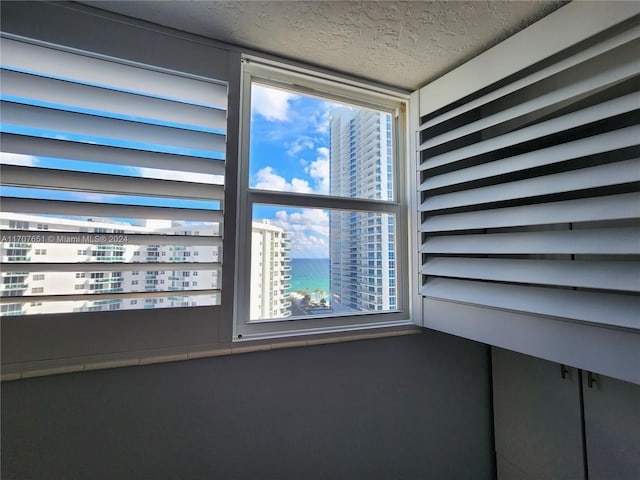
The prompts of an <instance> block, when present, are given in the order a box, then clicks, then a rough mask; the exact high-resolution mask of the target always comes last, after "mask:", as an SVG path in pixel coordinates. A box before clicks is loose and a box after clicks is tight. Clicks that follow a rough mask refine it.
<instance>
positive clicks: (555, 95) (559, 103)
mask: <svg viewBox="0 0 640 480" xmlns="http://www.w3.org/2000/svg"><path fill="white" fill-rule="evenodd" d="M638 49H640V42H638V41H637V40H636V41H634V42H631V43H630V44H628V45H626V46H625V48H624V49H623V50H622V51H614V52H607V53H606V56H605V58H604V59H602V60H601V61H600V63H604V65H601V68H602V70H601V71H597V70H596V71H594V70H593V69H592V68H591V63H592V62H588V63H587V64H585V65H580V66H579V68H576V69H575V70H578V71H576V72H572V76H571V78H570V79H569V81H568V82H567V83H568V84H567V85H564V86H560V87H559V88H558V86H557V85H556V84H557V82H553V83H554V85H553V86H554V87H556V88H554V89H552V90H550V91H549V92H547V93H545V94H541V95H538V96H536V97H534V98H533V99H531V100H528V101H526V102H522V103H517V104H516V105H514V106H513V107H510V108H506V109H504V110H502V111H500V112H498V113H495V114H493V115H488V116H484V117H483V118H482V119H480V120H477V121H475V122H471V123H465V124H463V125H462V126H460V127H458V128H453V129H450V130H448V131H447V132H446V133H443V134H440V135H437V136H435V137H432V138H429V139H428V140H426V141H425V142H423V143H422V144H421V146H420V148H422V149H427V148H433V147H435V146H438V145H441V144H443V143H446V142H449V141H452V140H455V139H457V138H460V137H463V136H465V135H470V134H472V133H475V132H478V131H481V130H483V129H487V128H490V127H493V126H495V125H498V124H501V123H504V122H507V121H511V120H515V119H518V118H519V117H523V118H525V119H526V122H530V121H531V120H533V119H535V118H539V117H542V116H543V115H548V114H550V113H552V112H553V111H554V110H558V109H560V108H561V107H564V106H566V105H568V104H570V103H571V102H573V101H576V100H579V99H581V98H583V97H584V96H585V95H588V94H589V93H591V92H597V91H598V90H600V89H603V88H605V87H607V86H611V85H613V84H616V83H619V82H621V81H623V80H626V79H628V78H630V77H633V76H634V75H635V74H636V73H637V72H636V70H637V67H636V65H635V64H636V62H637V61H638V59H637V50H638ZM598 60H600V59H595V61H598Z"/></svg>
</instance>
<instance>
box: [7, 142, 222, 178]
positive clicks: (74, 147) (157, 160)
mask: <svg viewBox="0 0 640 480" xmlns="http://www.w3.org/2000/svg"><path fill="white" fill-rule="evenodd" d="M0 145H2V151H3V152H9V153H17V154H20V155H27V156H42V157H51V158H62V159H68V160H81V161H84V162H97V163H104V164H112V165H126V166H129V167H136V168H153V169H160V170H177V171H180V172H191V173H201V174H205V175H224V160H223V159H214V158H202V157H194V156H188V155H177V154H172V153H165V152H149V151H145V150H134V149H131V148H124V147H120V146H105V145H96V144H90V143H84V144H80V143H75V142H70V141H67V140H58V139H54V138H38V137H30V136H27V135H18V134H11V133H2V134H0Z"/></svg>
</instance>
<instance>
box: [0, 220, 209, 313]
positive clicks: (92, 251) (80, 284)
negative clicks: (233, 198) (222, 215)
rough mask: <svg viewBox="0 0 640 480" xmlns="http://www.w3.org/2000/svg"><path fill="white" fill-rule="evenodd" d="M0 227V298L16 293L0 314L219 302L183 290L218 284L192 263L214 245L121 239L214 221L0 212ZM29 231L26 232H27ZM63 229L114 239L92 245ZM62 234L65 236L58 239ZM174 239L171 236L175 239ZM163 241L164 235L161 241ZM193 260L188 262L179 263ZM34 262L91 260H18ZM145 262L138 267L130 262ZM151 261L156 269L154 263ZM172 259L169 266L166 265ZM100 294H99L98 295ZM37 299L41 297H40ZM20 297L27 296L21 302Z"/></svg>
mask: <svg viewBox="0 0 640 480" xmlns="http://www.w3.org/2000/svg"><path fill="white" fill-rule="evenodd" d="M0 227H1V228H2V230H3V231H4V232H5V233H6V236H7V239H5V238H3V239H1V241H0V260H1V261H2V271H1V272H0V296H2V297H22V298H20V299H17V298H16V301H15V302H7V303H3V304H2V305H1V311H0V315H1V316H10V315H30V314H39V313H68V312H86V311H103V310H128V309H141V308H145V309H146V308H162V307H186V306H196V305H211V304H215V303H218V302H219V299H218V298H217V295H211V294H192V295H185V294H183V292H188V291H190V290H204V291H206V290H211V289H219V288H220V278H219V275H218V271H217V270H215V269H198V268H196V267H197V265H196V263H197V262H217V261H219V260H220V257H219V254H220V251H219V248H218V247H216V246H206V245H195V246H187V245H180V244H179V243H180V242H176V243H178V245H166V244H165V245H139V244H135V243H128V242H127V241H125V239H126V238H127V234H162V235H166V236H167V237H166V238H167V239H168V240H169V239H171V237H172V236H182V235H205V236H208V235H217V234H218V233H219V226H218V225H217V224H213V223H212V224H188V223H184V222H175V221H171V220H146V221H144V220H143V221H140V222H139V223H137V224H130V223H123V222H118V221H117V220H115V219H111V218H84V219H71V218H65V217H60V218H55V217H51V216H44V215H27V214H22V213H10V212H3V216H2V219H0ZM12 230H28V231H29V233H30V234H29V235H23V237H24V238H19V237H18V238H13V236H12V235H10V232H11V231H12ZM31 231H33V234H31ZM64 232H71V233H73V232H75V233H80V234H85V233H86V234H104V235H103V236H104V238H107V239H108V238H109V237H113V238H119V237H122V240H123V241H121V242H118V243H113V244H109V243H108V241H107V243H106V244H96V243H94V242H89V241H86V240H83V237H87V238H89V237H92V238H93V237H97V236H98V235H81V236H80V237H73V238H72V237H71V236H70V235H69V236H67V235H65V233H64ZM66 237H69V239H66ZM176 238H179V237H176ZM167 243H170V240H169V241H168V242H167ZM190 262H194V263H193V265H194V267H193V268H191V265H189V266H186V265H185V263H190ZM34 263H35V264H40V263H44V264H46V263H61V264H65V266H66V264H70V265H73V264H74V263H77V264H82V265H86V264H91V265H92V267H93V268H92V270H91V271H87V270H86V269H79V270H80V271H73V269H69V268H61V269H60V270H59V271H52V270H50V269H46V270H45V271H33V269H31V268H24V267H25V265H29V264H34ZM112 263H118V264H128V265H131V267H130V268H123V269H122V271H111V270H110V269H108V268H104V267H102V268H101V265H105V264H112ZM138 263H146V265H145V268H144V269H140V268H138V267H136V265H135V264H138ZM154 263H158V264H162V265H163V266H162V267H160V266H157V267H156V266H154V265H153V264H154ZM171 263H176V266H175V267H174V268H167V266H166V265H167V264H171ZM137 292H145V293H148V292H165V294H164V295H155V296H148V295H147V296H145V295H141V296H140V297H136V296H135V295H130V296H127V297H126V298H119V297H117V296H115V297H113V298H105V294H118V293H137ZM100 294H102V296H101V295H100ZM42 296H45V297H47V300H45V301H43V300H42ZM24 297H27V298H28V297H33V298H32V299H31V301H25V300H26V298H24Z"/></svg>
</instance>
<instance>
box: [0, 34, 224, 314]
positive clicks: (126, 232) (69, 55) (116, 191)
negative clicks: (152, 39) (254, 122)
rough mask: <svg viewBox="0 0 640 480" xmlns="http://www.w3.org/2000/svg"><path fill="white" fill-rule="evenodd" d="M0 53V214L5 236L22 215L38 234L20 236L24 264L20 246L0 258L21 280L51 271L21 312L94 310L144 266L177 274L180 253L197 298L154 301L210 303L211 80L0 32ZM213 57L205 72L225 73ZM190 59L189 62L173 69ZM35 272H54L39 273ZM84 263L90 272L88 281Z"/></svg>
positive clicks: (219, 122)
mask: <svg viewBox="0 0 640 480" xmlns="http://www.w3.org/2000/svg"><path fill="white" fill-rule="evenodd" d="M3 27H4V25H3ZM1 48H2V53H3V55H2V83H3V84H2V90H3V105H2V131H3V134H2V135H3V137H2V143H1V148H2V178H1V182H2V210H3V215H7V217H9V218H12V219H13V220H10V222H9V227H10V228H12V229H16V230H20V229H28V228H29V221H28V220H27V219H29V220H30V221H31V225H32V227H34V228H35V229H37V230H40V231H43V232H41V233H38V235H35V233H34V235H32V238H33V239H35V240H34V242H37V243H35V244H34V245H33V250H31V251H32V252H33V256H34V257H36V256H37V258H32V257H30V256H28V253H29V250H28V249H20V250H18V249H16V248H13V249H11V250H9V251H8V253H9V255H7V259H6V263H8V264H20V265H19V270H20V271H25V272H27V273H29V274H33V277H32V278H33V279H34V280H37V279H42V278H43V276H44V273H41V271H42V270H44V271H47V272H51V273H48V274H47V275H48V276H49V277H50V278H51V282H48V284H47V285H46V286H44V287H37V288H33V289H32V290H31V293H33V294H35V295H37V294H41V295H42V296H43V301H42V302H35V303H37V305H36V307H34V308H30V309H27V310H24V312H23V313H25V314H46V313H66V312H74V311H86V310H89V311H103V310H108V309H107V308H101V307H100V304H98V303H97V302H101V301H106V300H113V305H115V304H116V303H117V302H120V301H121V297H122V295H123V294H126V293H127V292H129V291H131V290H130V289H131V287H132V286H133V283H132V282H131V281H130V280H129V275H131V274H137V273H138V272H137V271H138V270H143V269H144V267H145V263H147V262H153V263H154V264H161V263H167V264H168V263H171V264H175V266H176V267H179V266H181V265H182V264H184V263H185V262H186V260H185V259H186V258H188V259H189V260H190V262H189V265H194V268H195V269H198V270H199V271H200V275H201V277H200V278H201V282H200V286H199V287H198V288H197V290H196V289H194V288H193V287H192V286H189V285H186V286H185V288H182V285H178V287H174V288H171V289H165V288H154V292H163V293H164V294H165V295H166V296H167V297H169V296H171V297H172V298H174V297H180V298H184V299H185V300H189V304H190V305H198V306H203V305H204V306H209V305H218V304H219V303H220V287H221V278H220V273H221V272H220V262H221V257H222V252H221V249H222V239H221V234H222V207H223V196H224V187H223V184H224V174H225V157H226V128H227V125H226V121H227V120H226V118H227V113H226V109H227V85H226V83H225V81H220V80H218V79H217V78H213V77H204V76H202V75H200V74H194V73H191V72H190V71H186V72H183V71H175V70H171V71H169V70H167V69H166V68H158V67H155V66H154V65H150V64H142V63H140V62H139V58H138V57H136V58H135V63H132V62H131V61H129V60H128V59H122V60H121V59H118V58H114V57H112V56H109V57H105V56H101V55H98V54H96V55H93V54H91V53H90V52H84V51H83V52H82V54H78V53H76V52H77V50H76V49H73V48H66V47H64V46H56V45H51V44H50V43H46V44H44V43H43V44H40V43H39V42H37V41H35V40H34V41H25V40H24V39H23V38H20V37H14V36H12V35H11V34H8V35H7V36H6V37H5V36H4V35H3V37H2V44H1ZM218 52H219V53H220V55H221V56H220V58H218V59H217V60H218V61H220V60H222V63H223V64H224V68H222V69H220V68H217V69H216V68H214V69H211V68H207V70H208V71H213V70H217V71H222V72H224V69H226V68H227V67H226V60H227V53H226V52H222V51H218ZM214 57H215V55H214ZM214 57H212V58H211V59H210V61H212V62H213V61H215V60H216V58H214ZM193 63H201V62H200V61H197V62H195V61H191V60H190V61H187V62H186V63H185V62H182V63H181V65H185V66H186V65H187V64H193ZM190 68H192V69H195V70H200V66H199V65H196V66H195V67H194V66H193V65H191V67H190ZM187 70H188V69H187ZM29 182H33V183H29ZM45 230H46V231H47V232H44V231H45ZM132 235H135V242H131V238H132ZM48 239H55V240H56V243H55V244H53V243H48V242H47V240H48ZM174 244H175V245H177V246H179V248H180V249H181V250H182V251H181V255H180V256H176V257H175V258H166V259H165V258H160V254H159V249H166V248H168V247H169V246H171V247H172V246H174ZM0 246H1V247H2V248H3V249H8V247H9V245H8V244H5V242H2V245H0ZM147 247H148V248H147ZM29 248H31V244H29ZM145 250H146V251H145ZM140 251H142V252H144V253H146V257H145V256H144V255H142V256H141V255H140ZM196 253H197V255H196ZM193 257H195V258H193ZM3 260H4V259H3ZM193 260H195V261H196V262H194V261H193ZM47 263H52V264H57V265H59V270H55V269H53V270H52V269H51V268H46V267H45V268H43V267H42V266H40V267H39V265H43V264H47ZM96 263H99V264H100V265H101V266H102V265H104V271H102V270H99V272H96V270H97V269H96V268H95V265H96ZM16 266H17V265H16ZM7 268H8V265H3V270H6V269H7ZM12 268H13V267H12ZM39 268H40V269H41V270H40V271H39V270H38V269H39ZM189 268H191V267H189ZM92 271H93V273H91V277H90V281H88V282H87V286H86V287H85V286H80V287H78V286H77V285H76V283H77V280H76V279H78V278H85V275H86V273H88V272H92ZM109 276H111V278H112V279H114V283H112V284H111V285H109V284H108V283H106V282H108V277H109ZM102 282H105V283H102ZM155 284H160V285H162V284H164V280H161V281H160V282H157V281H156V282H155ZM109 287H111V288H109ZM187 287H189V288H187ZM2 288H3V291H2V295H1V296H5V290H6V291H7V294H6V296H9V295H11V296H18V297H20V296H22V295H23V294H24V292H23V291H22V290H19V289H16V288H12V289H9V288H8V287H6V288H5V287H2ZM78 289H86V296H85V298H83V299H79V298H78V291H77V290H78ZM105 290H108V291H107V292H105ZM9 292H10V293H9ZM97 293H98V294H99V296H98V295H96V294H97ZM65 295H68V296H69V298H68V299H67V298H65ZM153 296H154V297H158V293H154V294H153ZM140 297H141V298H145V293H141V294H140ZM31 300H32V298H29V301H31ZM160 300H162V298H161V297H160ZM24 301H25V303H26V301H27V299H26V298H25V299H24ZM128 303H129V304H130V305H136V304H135V303H130V302H128ZM143 303H144V302H140V304H139V306H140V307H141V306H142V304H143ZM164 303H165V302H163V301H158V302H153V305H156V304H163V306H164ZM118 304H119V303H118ZM93 307H96V308H93ZM98 307H99V308H98ZM132 308H135V307H132ZM11 313H12V314H13V313H14V311H13V310H12V311H11Z"/></svg>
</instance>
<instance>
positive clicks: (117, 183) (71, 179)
mask: <svg viewBox="0 0 640 480" xmlns="http://www.w3.org/2000/svg"><path fill="white" fill-rule="evenodd" d="M194 178H196V179H197V178H198V177H197V175H194ZM2 183H3V185H11V186H18V187H32V188H51V189H64V188H67V189H69V190H74V191H81V192H96V193H109V194H119V195H139V196H155V197H172V198H191V199H196V200H203V199H204V200H222V199H224V187H223V186H222V185H212V184H208V183H195V182H186V181H175V180H173V181H172V180H159V179H153V178H139V177H125V176H122V175H107V174H103V173H86V172H69V171H64V170H53V169H48V168H37V167H22V166H14V165H5V166H4V167H2ZM70 185H72V186H73V187H71V188H69V186H70Z"/></svg>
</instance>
